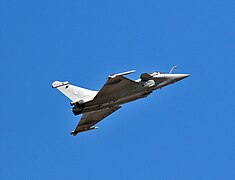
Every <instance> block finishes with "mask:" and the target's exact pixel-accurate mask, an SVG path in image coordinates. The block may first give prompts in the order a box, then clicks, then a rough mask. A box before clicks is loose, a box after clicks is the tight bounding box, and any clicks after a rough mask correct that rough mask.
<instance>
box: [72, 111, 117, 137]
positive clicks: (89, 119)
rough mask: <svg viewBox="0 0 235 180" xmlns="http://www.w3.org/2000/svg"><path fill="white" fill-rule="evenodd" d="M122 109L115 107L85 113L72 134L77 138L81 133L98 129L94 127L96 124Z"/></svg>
mask: <svg viewBox="0 0 235 180" xmlns="http://www.w3.org/2000/svg"><path fill="white" fill-rule="evenodd" d="M120 108H121V106H115V107H111V108H108V109H102V110H99V111H93V112H88V113H84V114H83V116H82V118H81V120H80V121H79V123H78V125H77V127H76V129H75V130H74V131H72V132H71V133H70V134H71V135H73V136H76V135H77V134H78V133H80V132H84V131H89V130H92V129H96V127H94V125H95V124H97V123H98V122H100V121H101V120H103V119H104V118H106V117H107V116H109V115H110V114H112V113H113V112H115V111H117V110H118V109H120Z"/></svg>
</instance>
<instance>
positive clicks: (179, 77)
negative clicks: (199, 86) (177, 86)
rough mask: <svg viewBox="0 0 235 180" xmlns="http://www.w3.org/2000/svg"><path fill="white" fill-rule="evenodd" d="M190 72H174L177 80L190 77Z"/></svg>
mask: <svg viewBox="0 0 235 180" xmlns="http://www.w3.org/2000/svg"><path fill="white" fill-rule="evenodd" d="M189 76H190V74H174V79H175V81H180V80H182V79H184V78H186V77H189Z"/></svg>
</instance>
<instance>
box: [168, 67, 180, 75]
mask: <svg viewBox="0 0 235 180" xmlns="http://www.w3.org/2000/svg"><path fill="white" fill-rule="evenodd" d="M177 67H178V66H174V67H173V68H171V70H170V72H169V74H172V73H173V70H174V69H175V68H177Z"/></svg>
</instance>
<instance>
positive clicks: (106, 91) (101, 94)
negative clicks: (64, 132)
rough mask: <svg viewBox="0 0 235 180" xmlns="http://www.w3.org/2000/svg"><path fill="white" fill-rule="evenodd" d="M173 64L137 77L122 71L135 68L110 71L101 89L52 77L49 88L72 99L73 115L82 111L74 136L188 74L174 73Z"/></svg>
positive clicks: (91, 128) (129, 72) (73, 132)
mask: <svg viewBox="0 0 235 180" xmlns="http://www.w3.org/2000/svg"><path fill="white" fill-rule="evenodd" d="M176 67H177V66H174V67H173V68H172V69H171V70H170V72H169V73H163V72H153V73H143V74H141V76H140V78H139V79H137V80H131V79H128V78H126V77H124V76H125V75H128V74H131V73H134V72H135V70H131V71H127V72H123V73H119V74H112V75H110V76H108V79H107V82H106V83H105V84H104V86H103V87H102V88H101V89H100V91H92V90H88V89H85V88H81V87H77V86H74V85H71V84H69V82H67V81H66V82H60V81H55V82H53V83H52V88H56V89H58V90H59V91H61V92H62V93H63V94H64V95H65V96H67V97H68V98H69V99H71V100H72V102H71V103H70V104H71V105H72V106H73V108H72V112H73V114H74V115H75V116H77V115H79V114H83V116H82V118H81V120H80V121H79V123H78V125H77V127H76V128H75V130H74V131H72V132H71V133H70V134H71V135H73V136H76V135H77V134H78V133H80V132H84V131H89V130H93V129H97V127H95V126H94V125H95V124H97V123H98V122H100V121H101V120H103V119H104V118H106V117H107V116H109V115H110V114H112V113H113V112H115V111H117V110H118V109H120V108H121V107H122V106H121V105H123V104H125V103H128V102H131V101H135V100H137V99H140V98H145V97H147V96H148V95H149V94H151V93H152V92H153V91H155V90H157V89H160V88H162V87H164V86H167V85H170V84H173V83H175V82H177V81H180V80H182V79H184V78H186V77H188V76H189V75H190V74H173V70H174V69H175V68H176Z"/></svg>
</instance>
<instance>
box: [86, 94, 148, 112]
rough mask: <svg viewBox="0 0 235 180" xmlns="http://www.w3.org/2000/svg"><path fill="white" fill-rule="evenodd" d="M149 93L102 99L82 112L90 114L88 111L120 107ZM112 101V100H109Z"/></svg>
mask: <svg viewBox="0 0 235 180" xmlns="http://www.w3.org/2000/svg"><path fill="white" fill-rule="evenodd" d="M150 93H151V91H150V92H149V91H145V92H139V93H135V94H133V93H132V95H127V94H126V95H125V96H122V97H120V96H113V97H112V98H107V99H102V100H101V101H100V102H99V101H98V102H96V104H94V105H91V106H86V107H85V108H84V109H83V112H90V111H97V110H99V109H105V108H109V107H113V106H117V105H121V104H125V103H128V102H131V101H134V100H137V99H140V98H144V97H146V96H148V95H149V94H150ZM111 99H112V100H111Z"/></svg>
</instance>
